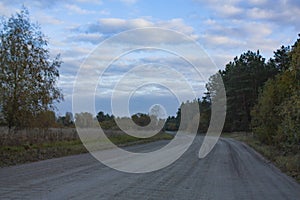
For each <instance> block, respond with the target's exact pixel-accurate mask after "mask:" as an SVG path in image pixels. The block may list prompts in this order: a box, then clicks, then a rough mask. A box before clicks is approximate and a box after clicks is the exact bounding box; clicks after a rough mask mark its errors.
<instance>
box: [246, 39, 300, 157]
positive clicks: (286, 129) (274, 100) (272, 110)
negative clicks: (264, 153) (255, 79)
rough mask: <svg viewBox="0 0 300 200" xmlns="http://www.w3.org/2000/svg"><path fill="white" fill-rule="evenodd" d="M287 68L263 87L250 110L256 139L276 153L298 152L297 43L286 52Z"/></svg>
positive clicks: (299, 53) (299, 48)
mask: <svg viewBox="0 0 300 200" xmlns="http://www.w3.org/2000/svg"><path fill="white" fill-rule="evenodd" d="M289 58H290V62H289V66H288V67H285V68H284V69H285V71H282V72H281V73H280V74H278V75H277V76H276V77H275V78H274V79H272V80H269V81H268V82H267V83H266V85H265V86H264V87H263V90H262V92H261V94H260V96H259V99H258V102H257V104H256V105H255V107H254V109H253V110H252V113H251V114H252V126H253V131H254V133H255V135H256V136H258V138H259V139H260V140H261V141H262V142H264V143H266V144H273V145H276V146H277V147H279V148H280V149H283V150H287V151H292V152H297V151H299V150H300V148H299V146H300V139H299V138H300V93H299V91H300V77H299V71H300V67H299V66H300V40H299V39H298V40H297V41H296V43H295V44H294V45H293V47H292V49H291V51H290V52H289Z"/></svg>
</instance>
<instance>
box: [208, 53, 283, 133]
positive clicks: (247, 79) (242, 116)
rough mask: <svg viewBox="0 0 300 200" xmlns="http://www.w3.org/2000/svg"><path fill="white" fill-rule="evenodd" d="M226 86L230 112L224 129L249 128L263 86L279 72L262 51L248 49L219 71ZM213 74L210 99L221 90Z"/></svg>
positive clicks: (240, 129) (210, 81) (228, 110)
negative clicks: (266, 60) (251, 112)
mask: <svg viewBox="0 0 300 200" xmlns="http://www.w3.org/2000/svg"><path fill="white" fill-rule="evenodd" d="M219 73H220V74H221V76H222V78H223V82H224V86H225V89H226V96H227V113H226V114H227V115H226V120H225V125H224V131H248V130H250V129H251V126H250V122H251V115H250V111H251V109H252V107H253V106H254V104H255V102H256V100H257V97H258V93H259V90H260V88H261V87H262V86H263V84H264V83H265V81H267V80H268V78H270V77H273V76H274V75H275V74H276V73H277V69H276V68H275V66H274V65H268V64H266V63H265V58H263V57H262V56H261V55H260V53H259V51H257V52H252V51H248V52H246V53H243V54H242V55H240V57H235V58H234V60H233V62H229V63H228V64H227V65H226V67H225V70H220V71H219ZM214 76H215V75H213V76H212V77H211V78H210V79H209V83H208V84H207V89H208V91H209V92H210V95H211V98H213V97H214V95H216V94H215V93H216V92H215V91H216V90H217V89H218V85H217V83H215V82H216V81H214V79H215V78H214Z"/></svg>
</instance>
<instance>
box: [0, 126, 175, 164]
mask: <svg viewBox="0 0 300 200" xmlns="http://www.w3.org/2000/svg"><path fill="white" fill-rule="evenodd" d="M91 132H92V130H91ZM105 133H106V135H107V137H108V138H109V139H110V140H111V141H112V142H113V143H115V144H116V145H119V146H126V145H132V144H136V143H145V142H151V141H156V140H162V139H166V140H170V139H172V138H173V136H171V135H170V134H166V133H159V134H156V135H155V136H153V137H150V138H146V139H140V138H135V137H132V136H129V135H126V134H124V133H123V132H121V131H117V130H116V131H115V130H114V131H112V130H107V131H105ZM0 145H1V147H0V167H4V166H10V165H16V164H21V163H26V162H33V161H38V160H45V159H50V158H56V157H62V156H67V155H74V154H80V153H86V152H87V150H86V148H85V147H84V145H83V144H82V142H81V140H80V139H79V136H78V134H77V132H76V129H75V128H50V129H30V130H18V131H15V132H12V133H8V129H7V128H3V127H2V128H0Z"/></svg>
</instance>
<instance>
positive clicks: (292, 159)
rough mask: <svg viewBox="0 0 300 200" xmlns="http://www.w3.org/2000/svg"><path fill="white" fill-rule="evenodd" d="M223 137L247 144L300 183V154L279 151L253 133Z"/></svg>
mask: <svg viewBox="0 0 300 200" xmlns="http://www.w3.org/2000/svg"><path fill="white" fill-rule="evenodd" d="M222 137H230V138H234V139H236V140H239V141H242V142H245V143H246V144H248V145H249V146H251V147H252V148H253V149H255V150H256V151H257V152H259V153H261V154H262V155H263V156H264V157H265V158H267V159H268V160H270V161H271V162H272V163H274V164H275V165H276V166H277V167H278V168H279V169H281V171H283V172H285V173H286V174H288V175H289V176H292V177H294V178H295V179H296V180H297V181H298V182H299V183H300V152H298V153H297V154H292V153H290V152H282V151H279V150H278V149H277V148H275V147H274V146H270V145H265V144H263V143H261V142H260V141H259V140H257V139H256V138H255V137H253V135H252V133H246V132H237V133H222Z"/></svg>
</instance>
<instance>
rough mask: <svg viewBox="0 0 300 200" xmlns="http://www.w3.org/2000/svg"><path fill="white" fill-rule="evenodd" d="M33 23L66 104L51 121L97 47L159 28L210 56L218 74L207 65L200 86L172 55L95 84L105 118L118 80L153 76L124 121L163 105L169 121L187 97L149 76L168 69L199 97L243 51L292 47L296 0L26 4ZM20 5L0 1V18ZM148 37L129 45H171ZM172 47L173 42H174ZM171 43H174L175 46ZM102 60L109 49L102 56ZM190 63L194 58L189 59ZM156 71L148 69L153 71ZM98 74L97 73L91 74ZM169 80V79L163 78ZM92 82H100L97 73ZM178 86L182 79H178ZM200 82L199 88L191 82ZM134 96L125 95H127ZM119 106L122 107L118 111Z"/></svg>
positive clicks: (139, 58)
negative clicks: (56, 65)
mask: <svg viewBox="0 0 300 200" xmlns="http://www.w3.org/2000/svg"><path fill="white" fill-rule="evenodd" d="M22 2H23V4H24V5H25V6H26V7H27V8H28V9H29V12H30V15H31V18H32V21H34V22H36V21H37V22H38V23H39V24H40V25H41V28H42V31H43V33H44V34H45V35H46V36H47V37H48V38H49V43H50V46H49V47H50V50H51V54H52V55H55V54H58V53H60V54H61V57H62V60H63V62H64V63H63V64H62V66H61V68H60V79H59V82H58V85H59V87H60V88H61V89H62V91H63V93H64V96H65V101H64V102H63V103H61V104H59V105H57V107H58V109H59V110H58V111H57V113H58V114H59V115H63V114H64V113H65V112H66V111H72V91H73V84H74V81H75V78H76V74H77V72H78V70H79V68H80V66H81V64H82V62H83V61H84V60H85V59H86V58H87V57H88V55H90V53H91V51H92V50H94V49H95V48H96V47H97V45H98V44H99V43H100V42H102V41H104V40H105V39H108V38H110V37H112V36H115V35H116V34H118V33H121V32H123V31H127V30H130V29H135V28H143V27H161V28H166V29H170V30H174V31H178V32H180V33H183V34H185V35H187V36H189V37H190V38H191V39H192V40H195V41H196V42H197V43H198V44H199V45H200V46H201V47H202V48H203V50H204V52H206V53H207V54H208V56H209V57H210V58H211V60H212V62H213V63H215V65H216V66H214V67H212V66H210V65H207V69H206V70H204V71H203V72H202V74H201V75H202V77H201V80H200V79H199V77H195V73H194V72H193V69H192V67H190V66H188V64H187V63H185V61H184V60H183V59H180V58H178V55H177V56H176V55H173V54H170V52H165V51H160V50H152V51H137V52H132V53H131V54H127V55H125V56H122V57H121V58H119V59H118V60H116V61H115V62H114V63H113V65H112V66H111V67H110V68H108V69H107V70H106V72H105V74H102V75H103V77H101V78H100V80H99V84H98V87H97V89H96V90H95V89H94V88H92V89H94V90H95V91H96V95H95V99H96V111H99V110H103V111H105V112H111V95H112V92H113V90H114V88H115V86H116V84H117V83H118V81H119V80H121V79H122V76H123V75H124V74H126V73H127V72H128V71H130V70H132V69H133V68H134V66H144V67H145V70H144V73H145V74H143V73H141V72H137V71H135V72H134V73H135V75H137V74H138V76H136V77H139V78H141V77H143V76H144V75H145V76H148V77H150V76H152V77H155V78H156V79H153V80H152V82H153V84H148V85H144V86H141V87H139V88H136V89H135V91H134V92H133V93H132V97H131V99H130V102H129V110H130V113H131V114H133V113H136V112H144V113H147V112H148V109H149V108H150V107H151V105H153V104H161V105H163V106H164V107H165V108H166V111H167V114H168V115H174V114H175V113H176V110H177V108H178V105H179V103H180V102H179V100H178V97H177V96H176V95H185V94H184V91H185V89H184V88H180V86H181V85H182V84H181V82H180V81H181V79H180V77H181V76H180V77H179V78H178V79H176V81H178V82H176V81H174V84H175V85H176V86H177V90H176V91H175V93H177V92H178V94H173V93H172V91H170V90H169V89H168V88H166V87H163V86H162V85H159V84H155V83H158V82H159V83H160V80H161V79H164V80H165V81H166V84H167V83H168V82H170V81H172V79H173V80H174V79H175V78H174V77H172V76H173V74H172V76H168V75H166V76H160V75H155V74H151V73H150V72H149V71H151V69H152V70H158V71H159V70H166V69H168V68H167V67H171V68H174V69H175V70H177V71H178V72H179V73H181V75H183V78H184V80H186V81H188V82H189V83H190V84H191V85H192V87H193V88H194V89H195V90H196V91H197V92H196V95H197V96H199V97H200V96H201V95H202V93H203V92H204V90H205V88H204V86H205V81H207V78H208V77H209V76H210V75H211V74H213V73H214V72H216V70H217V69H222V68H224V66H225V64H226V63H228V62H229V61H231V60H233V58H234V57H235V56H238V55H240V54H241V53H243V52H245V51H247V50H252V51H256V50H258V49H259V50H260V52H261V54H262V55H263V56H264V57H266V58H267V59H268V58H269V57H271V56H272V55H273V51H274V50H276V49H277V48H279V47H280V46H281V45H291V44H293V43H294V41H295V40H296V38H297V35H298V33H299V32H300V30H299V29H300V20H299V16H300V1H299V0H248V1H241V0H228V1H225V0H209V1H208V0H172V1H162V0H157V1H156V0H143V1H142V0H107V1H104V0H103V1H98V0H73V1H71V0H52V1H48V0H40V1H38V0H25V1H22ZM21 6H22V4H21V3H20V1H18V0H2V1H1V2H0V13H1V15H4V16H7V17H9V16H10V15H11V14H13V13H15V12H16V11H17V10H19V9H20V8H21ZM154 35H155V33H153V34H151V36H149V33H148V35H147V34H137V35H134V37H133V39H132V42H135V43H138V42H139V41H142V40H143V41H144V40H146V39H149V38H151V37H153V38H154V39H153V38H152V39H153V41H152V42H157V41H158V40H156V39H155V38H157V39H159V38H165V39H166V38H167V39H168V40H170V41H171V39H170V37H164V36H163V35H159V34H158V35H156V36H155V37H154ZM176 42H178V41H176ZM176 42H175V43H176ZM106 50H107V52H106V53H107V55H110V53H111V51H114V49H113V48H112V49H110V48H107V49H106ZM191 59H193V58H192V56H191ZM153 63H154V64H153ZM95 67H96V66H95ZM166 74H167V73H166ZM96 75H99V74H97V73H96ZM136 77H133V76H129V78H128V85H123V87H121V88H119V90H124V91H125V92H126V91H127V90H126V88H125V86H126V87H127V89H128V87H130V86H134V85H135V84H136V83H137V82H138V81H137V78H136ZM182 80H183V79H182ZM197 80H199V82H197ZM130 90H132V88H130V89H128V91H130ZM173 92H174V91H173ZM124 106H125V105H124Z"/></svg>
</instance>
